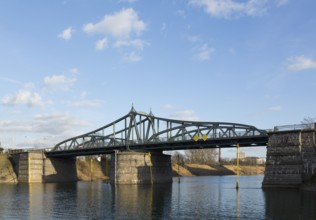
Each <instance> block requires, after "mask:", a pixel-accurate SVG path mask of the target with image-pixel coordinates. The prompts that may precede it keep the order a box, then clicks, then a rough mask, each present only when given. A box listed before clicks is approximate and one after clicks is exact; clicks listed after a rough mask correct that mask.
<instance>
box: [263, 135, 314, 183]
mask: <svg viewBox="0 0 316 220" xmlns="http://www.w3.org/2000/svg"><path fill="white" fill-rule="evenodd" d="M315 140H316V133H315V130H295V131H280V132H271V133H269V142H268V146H267V161H266V170H265V174H264V179H263V183H262V187H264V188H267V187H287V188H288V187H291V188H297V187H300V186H301V185H302V184H303V183H304V182H305V181H308V180H309V179H310V178H311V177H312V176H316V143H315Z"/></svg>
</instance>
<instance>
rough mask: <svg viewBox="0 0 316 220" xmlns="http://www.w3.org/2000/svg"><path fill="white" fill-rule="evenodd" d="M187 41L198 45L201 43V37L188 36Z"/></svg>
mask: <svg viewBox="0 0 316 220" xmlns="http://www.w3.org/2000/svg"><path fill="white" fill-rule="evenodd" d="M187 40H188V41H190V42H192V43H196V42H199V41H201V37H199V36H197V35H190V36H187Z"/></svg>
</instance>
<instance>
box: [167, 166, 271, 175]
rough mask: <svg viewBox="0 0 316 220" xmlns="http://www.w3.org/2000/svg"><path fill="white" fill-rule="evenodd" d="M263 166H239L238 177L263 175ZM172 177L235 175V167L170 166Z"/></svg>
mask: <svg viewBox="0 0 316 220" xmlns="http://www.w3.org/2000/svg"><path fill="white" fill-rule="evenodd" d="M264 169H265V168H264V166H240V168H239V174H240V175H261V174H264ZM172 171H173V175H174V176H223V175H236V173H237V167H236V166H235V165H223V166H218V165H213V166H210V165H205V164H185V165H184V166H178V165H177V164H173V165H172Z"/></svg>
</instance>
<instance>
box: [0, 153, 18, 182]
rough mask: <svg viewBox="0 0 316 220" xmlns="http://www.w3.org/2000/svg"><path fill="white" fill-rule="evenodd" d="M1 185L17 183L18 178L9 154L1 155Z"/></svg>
mask: <svg viewBox="0 0 316 220" xmlns="http://www.w3.org/2000/svg"><path fill="white" fill-rule="evenodd" d="M0 183H17V176H16V174H15V173H14V170H13V167H12V164H11V162H10V160H9V158H8V156H7V154H0Z"/></svg>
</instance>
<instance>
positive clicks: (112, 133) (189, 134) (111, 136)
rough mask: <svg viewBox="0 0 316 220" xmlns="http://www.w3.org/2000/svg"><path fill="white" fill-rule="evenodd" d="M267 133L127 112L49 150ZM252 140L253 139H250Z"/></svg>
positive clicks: (169, 143) (247, 127)
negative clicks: (106, 123) (108, 122)
mask: <svg viewBox="0 0 316 220" xmlns="http://www.w3.org/2000/svg"><path fill="white" fill-rule="evenodd" d="M255 137H267V133H266V131H264V130H260V129H257V128H256V127H254V126H251V125H245V124H236V123H224V122H195V121H181V120H173V119H166V118H159V117H155V116H154V115H153V114H152V113H151V112H150V113H149V114H147V113H144V112H137V111H136V110H135V109H134V108H133V107H132V109H131V110H130V112H129V113H128V114H127V115H125V116H123V117H121V118H119V119H117V120H116V121H114V122H112V123H110V124H108V125H105V126H103V127H101V128H99V129H96V130H94V131H91V132H89V133H86V134H83V135H79V136H76V137H73V138H69V139H67V140H64V141H62V142H60V143H58V144H57V145H56V146H55V147H54V148H53V149H52V150H51V151H50V152H52V153H53V152H58V151H63V152H67V151H68V152H71V151H78V150H81V151H82V150H86V149H92V150H93V149H109V150H110V149H125V150H129V149H130V147H131V146H140V145H142V146H158V145H159V146H162V145H163V146H165V150H172V148H171V147H170V149H169V148H168V146H176V145H177V143H179V144H180V143H181V144H187V145H188V146H189V145H190V143H192V144H194V142H197V141H205V142H210V141H213V142H214V143H215V142H216V143H218V140H224V139H226V140H229V139H231V140H237V139H238V138H248V139H251V138H255ZM254 142H255V141H254Z"/></svg>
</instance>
